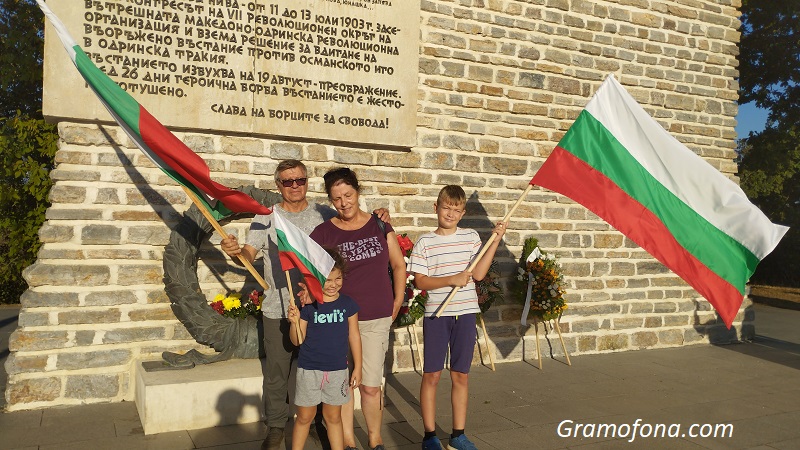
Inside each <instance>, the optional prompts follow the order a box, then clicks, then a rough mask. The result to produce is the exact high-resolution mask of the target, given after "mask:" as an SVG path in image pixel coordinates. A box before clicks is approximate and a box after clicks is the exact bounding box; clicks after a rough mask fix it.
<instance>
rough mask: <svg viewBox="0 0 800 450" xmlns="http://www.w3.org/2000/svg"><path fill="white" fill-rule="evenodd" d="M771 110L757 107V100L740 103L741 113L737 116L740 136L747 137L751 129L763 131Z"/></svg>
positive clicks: (737, 129) (737, 128)
mask: <svg viewBox="0 0 800 450" xmlns="http://www.w3.org/2000/svg"><path fill="white" fill-rule="evenodd" d="M768 112H769V110H766V109H761V108H758V107H756V103H755V102H750V103H747V104H744V105H739V114H738V115H737V116H736V122H737V124H736V134H737V135H738V138H739V139H741V138H744V137H747V135H748V134H750V132H751V131H761V130H763V129H764V127H765V125H766V123H767V113H768Z"/></svg>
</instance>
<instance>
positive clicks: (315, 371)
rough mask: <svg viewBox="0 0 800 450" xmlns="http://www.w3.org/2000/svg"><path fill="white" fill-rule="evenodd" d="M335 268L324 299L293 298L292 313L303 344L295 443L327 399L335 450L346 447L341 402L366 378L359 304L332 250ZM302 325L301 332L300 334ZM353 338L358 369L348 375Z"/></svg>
mask: <svg viewBox="0 0 800 450" xmlns="http://www.w3.org/2000/svg"><path fill="white" fill-rule="evenodd" d="M327 251H328V254H330V255H331V257H332V258H333V260H334V265H333V269H332V270H331V273H330V274H329V275H328V279H327V280H325V285H324V286H323V287H322V293H323V300H324V302H323V303H311V304H308V305H305V306H304V307H303V309H302V310H298V309H297V306H295V305H294V303H292V304H291V305H290V306H289V310H288V317H289V323H290V327H291V329H290V332H289V336H291V339H292V343H293V344H294V345H297V346H300V355H299V357H298V359H297V384H296V389H295V398H294V404H295V407H296V408H297V418H296V419H295V423H294V430H293V431H292V448H295V449H302V448H303V446H304V445H305V442H306V439H307V438H308V430H309V428H310V426H311V422H312V421H313V420H314V416H315V415H316V412H317V405H319V404H320V403H322V416H323V417H324V418H325V425H326V427H327V430H328V439H329V440H330V443H331V449H332V450H342V449H344V437H343V431H342V405H345V404H347V403H348V402H349V401H350V398H351V396H352V390H353V388H354V387H356V386H358V385H359V383H360V382H361V334H360V333H359V331H358V305H357V304H356V302H355V301H353V299H352V298H350V297H348V296H346V295H344V294H340V293H339V291H340V290H341V289H342V279H343V276H344V275H343V272H344V271H345V260H344V258H343V257H342V255H341V254H339V252H338V251H336V250H327ZM298 329H299V330H300V337H298V332H297V331H298ZM348 344H349V350H350V354H351V355H352V357H353V373H352V374H351V375H350V376H349V377H348V373H347V372H348V370H347V353H348Z"/></svg>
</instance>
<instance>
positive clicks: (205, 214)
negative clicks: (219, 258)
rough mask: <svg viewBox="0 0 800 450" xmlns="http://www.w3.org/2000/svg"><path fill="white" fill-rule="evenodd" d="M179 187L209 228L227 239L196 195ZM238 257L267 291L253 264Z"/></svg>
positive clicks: (226, 235)
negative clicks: (209, 225) (207, 223)
mask: <svg viewBox="0 0 800 450" xmlns="http://www.w3.org/2000/svg"><path fill="white" fill-rule="evenodd" d="M181 187H182V188H183V191H184V192H186V195H188V196H189V198H190V199H191V200H192V203H194V204H195V206H197V209H199V210H200V212H201V213H203V217H205V218H206V220H208V222H209V223H210V224H211V226H213V227H214V230H216V232H217V233H219V235H220V236H221V237H222V238H223V239H225V238H227V237H228V233H226V232H225V230H224V229H223V228H222V226H221V225H220V224H219V222H217V220H216V219H215V218H214V217H213V216H212V215H211V213H209V212H208V210H207V209H206V207H205V206H204V205H203V202H201V201H200V199H199V198H197V194H195V193H194V192H192V190H191V189H189V188H187V187H186V186H183V185H181ZM238 256H239V261H241V262H242V264H243V265H244V266H245V267H246V268H247V271H248V272H250V275H252V276H253V278H255V279H256V281H257V282H258V284H259V285H260V286H261V287H262V288H263V289H264V290H265V291H266V290H268V289H269V285H268V284H267V282H266V280H264V277H262V276H261V274H260V273H258V271H257V270H256V268H255V267H253V264H252V263H251V262H250V261H248V260H247V258H245V257H244V256H243V255H241V254H239V255H238Z"/></svg>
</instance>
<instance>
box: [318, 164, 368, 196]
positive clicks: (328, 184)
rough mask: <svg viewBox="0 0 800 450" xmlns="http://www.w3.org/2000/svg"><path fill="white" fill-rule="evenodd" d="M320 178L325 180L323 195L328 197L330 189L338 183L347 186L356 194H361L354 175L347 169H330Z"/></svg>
mask: <svg viewBox="0 0 800 450" xmlns="http://www.w3.org/2000/svg"><path fill="white" fill-rule="evenodd" d="M322 178H323V179H324V180H325V193H327V194H328V197H330V195H331V188H333V187H334V186H336V185H337V184H340V183H345V184H349V185H350V186H352V187H353V189H355V190H356V192H361V186H360V185H359V184H358V177H356V173H355V172H353V171H352V170H350V169H348V168H347V167H339V168H338V169H331V170H329V171H327V172H326V173H325V175H323V176H322Z"/></svg>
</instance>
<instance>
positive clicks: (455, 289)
mask: <svg viewBox="0 0 800 450" xmlns="http://www.w3.org/2000/svg"><path fill="white" fill-rule="evenodd" d="M531 189H533V185H532V184H529V185H528V187H526V188H525V191H523V192H522V195H520V197H519V198H518V199H517V202H516V203H514V206H512V207H511V209H510V210H509V211H508V214H506V216H505V217H503V220H502V222H503V223H505V224H508V220H509V219H510V218H511V215H512V214H514V211H516V210H517V207H519V205H520V203H522V200H524V199H525V196H526V195H528V192H530V191H531ZM496 238H497V233H494V232H492V236H491V237H490V238H489V240H488V241H486V244H484V246H483V248H482V249H481V251H480V253H478V256H476V257H475V259H474V260H472V264H470V265H469V267H468V268H467V272H472V271H473V270H474V269H475V266H477V265H478V263H479V262H480V260H481V258H483V255H484V254H485V253H486V251H487V250H488V249H489V246H490V245H492V242H494V240H495V239H496ZM459 289H461V288H460V287H459V286H455V287H453V290H452V291H450V295H448V296H447V298H446V299H445V300H444V302H443V303H442V304H441V305H440V306H439V308H438V309H437V310H436V312H434V313H433V317H439V316H441V315H442V313H443V312H444V310H445V308H447V305H449V304H450V300H452V299H453V297H455V296H456V293H457V292H458V290H459Z"/></svg>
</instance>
